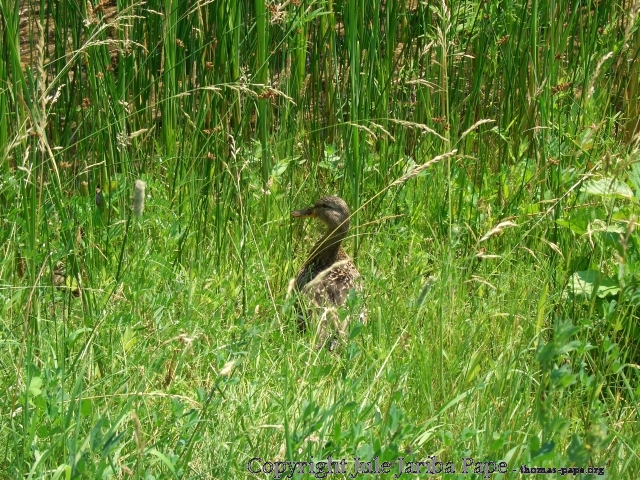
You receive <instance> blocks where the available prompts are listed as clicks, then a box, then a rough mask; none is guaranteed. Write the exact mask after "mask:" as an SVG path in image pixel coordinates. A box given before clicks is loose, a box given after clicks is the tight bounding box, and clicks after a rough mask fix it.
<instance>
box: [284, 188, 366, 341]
mask: <svg viewBox="0 0 640 480" xmlns="http://www.w3.org/2000/svg"><path fill="white" fill-rule="evenodd" d="M291 215H292V216H294V217H296V218H307V217H311V218H317V219H318V220H320V221H321V222H322V223H324V224H325V225H326V226H327V232H326V233H325V235H323V236H322V238H321V239H320V240H318V242H317V243H316V244H315V246H314V247H313V248H312V249H311V253H310V254H309V258H308V260H307V261H306V262H305V263H304V265H303V266H302V268H301V269H300V271H299V272H298V275H297V277H296V289H297V290H298V291H300V292H304V293H306V294H307V295H308V296H309V298H310V300H311V303H312V304H313V305H314V307H316V309H317V307H323V309H324V311H325V312H324V313H325V316H324V319H323V321H322V322H321V324H320V331H319V334H320V335H319V341H320V342H321V343H324V342H325V341H326V339H327V335H326V328H327V323H328V322H327V320H326V311H327V309H329V308H331V307H338V306H340V305H343V304H344V303H345V301H346V300H347V296H348V294H349V290H350V289H352V288H355V289H357V290H360V289H361V288H362V284H361V282H360V281H359V280H360V273H359V272H358V269H357V268H356V266H355V264H354V263H353V260H352V259H351V258H350V257H349V255H347V253H346V252H345V251H344V250H343V248H342V245H341V244H342V241H343V240H344V239H345V238H346V237H347V234H348V232H349V216H350V214H349V207H348V206H347V204H346V203H345V201H344V200H342V199H341V198H339V197H333V196H328V197H322V198H320V199H319V200H318V201H317V202H316V203H315V204H314V205H313V206H311V207H309V208H306V209H302V210H295V211H293V212H291ZM333 320H334V321H333V323H334V327H335V328H336V329H337V330H339V333H344V331H345V330H346V326H347V321H345V322H343V324H342V325H338V324H337V322H336V316H335V313H334V314H333ZM300 326H301V327H302V328H304V327H305V323H304V319H302V321H301V323H300Z"/></svg>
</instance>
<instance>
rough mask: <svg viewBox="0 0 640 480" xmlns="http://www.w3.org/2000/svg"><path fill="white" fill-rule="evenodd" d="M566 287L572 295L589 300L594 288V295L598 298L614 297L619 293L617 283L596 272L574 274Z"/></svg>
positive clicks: (588, 271)
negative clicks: (582, 296)
mask: <svg viewBox="0 0 640 480" xmlns="http://www.w3.org/2000/svg"><path fill="white" fill-rule="evenodd" d="M568 287H569V289H570V290H571V292H572V293H573V294H574V295H578V296H580V295H584V296H585V297H587V298H591V295H593V293H594V290H595V289H596V287H597V290H595V293H596V295H597V296H598V297H600V298H604V297H607V296H610V295H616V294H617V293H618V292H619V291H620V285H619V284H618V282H616V281H615V280H614V279H612V278H610V277H605V276H604V275H603V274H602V273H600V272H599V271H598V270H582V271H579V272H575V273H574V274H573V275H572V277H571V280H569V285H568Z"/></svg>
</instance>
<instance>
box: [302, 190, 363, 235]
mask: <svg viewBox="0 0 640 480" xmlns="http://www.w3.org/2000/svg"><path fill="white" fill-rule="evenodd" d="M291 216H292V217H295V218H317V219H318V220H320V221H321V222H322V223H324V224H325V225H326V226H327V227H328V229H329V232H331V231H333V230H336V229H339V230H340V231H344V232H346V231H347V230H349V216H350V214H349V207H348V206H347V203H346V202H345V201H344V200H342V199H341V198H340V197H333V196H329V197H322V198H320V199H319V200H318V201H317V202H316V203H315V204H313V206H311V207H309V208H303V209H302V210H294V211H293V212H291Z"/></svg>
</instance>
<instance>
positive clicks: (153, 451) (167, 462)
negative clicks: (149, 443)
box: [149, 448, 176, 475]
mask: <svg viewBox="0 0 640 480" xmlns="http://www.w3.org/2000/svg"><path fill="white" fill-rule="evenodd" d="M149 453H150V454H151V455H155V456H156V457H158V458H159V459H160V460H161V461H162V463H164V464H165V465H166V466H167V468H168V469H169V470H171V473H173V474H174V475H175V473H176V467H175V466H174V465H173V463H171V460H169V459H168V458H167V456H166V455H165V454H164V453H162V452H160V451H158V450H156V449H155V448H152V449H151V450H149Z"/></svg>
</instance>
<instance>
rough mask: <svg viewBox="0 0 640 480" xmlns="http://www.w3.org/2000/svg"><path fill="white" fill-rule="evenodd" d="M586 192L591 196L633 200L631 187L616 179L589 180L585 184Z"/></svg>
mask: <svg viewBox="0 0 640 480" xmlns="http://www.w3.org/2000/svg"><path fill="white" fill-rule="evenodd" d="M584 191H585V192H587V193H589V194H591V195H599V196H603V197H621V198H633V191H632V190H631V188H630V187H629V185H627V184H626V183H624V182H621V181H620V180H617V179H615V178H601V179H600V180H589V181H588V182H585V184H584Z"/></svg>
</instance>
